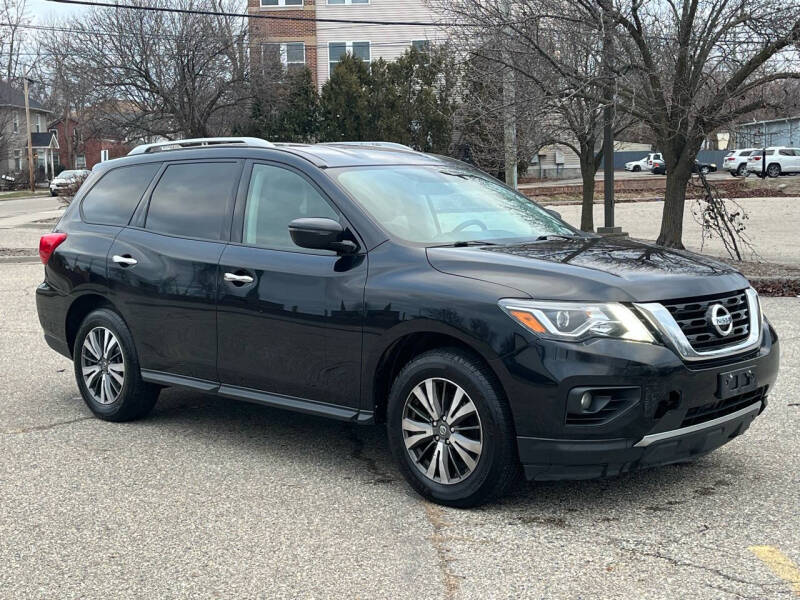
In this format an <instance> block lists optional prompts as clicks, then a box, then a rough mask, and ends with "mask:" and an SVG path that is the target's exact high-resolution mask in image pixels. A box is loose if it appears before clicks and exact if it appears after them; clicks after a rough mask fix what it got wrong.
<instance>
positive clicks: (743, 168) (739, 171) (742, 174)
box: [736, 164, 747, 177]
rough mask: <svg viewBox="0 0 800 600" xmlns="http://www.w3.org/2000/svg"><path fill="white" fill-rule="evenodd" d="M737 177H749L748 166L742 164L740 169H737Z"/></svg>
mask: <svg viewBox="0 0 800 600" xmlns="http://www.w3.org/2000/svg"><path fill="white" fill-rule="evenodd" d="M736 175H738V176H739V177H747V165H745V164H741V165H739V168H738V169H736Z"/></svg>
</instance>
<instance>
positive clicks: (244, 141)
mask: <svg viewBox="0 0 800 600" xmlns="http://www.w3.org/2000/svg"><path fill="white" fill-rule="evenodd" d="M225 145H242V146H256V147H258V148H274V147H275V144H273V143H272V142H268V141H267V140H262V139H261V138H254V137H210V138H193V139H188V140H169V141H166V142H155V143H152V144H141V145H139V146H136V147H135V148H134V149H133V150H131V151H130V152H128V155H131V154H149V153H151V152H163V151H165V150H188V149H191V148H204V147H207V146H225Z"/></svg>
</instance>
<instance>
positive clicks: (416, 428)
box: [386, 347, 519, 508]
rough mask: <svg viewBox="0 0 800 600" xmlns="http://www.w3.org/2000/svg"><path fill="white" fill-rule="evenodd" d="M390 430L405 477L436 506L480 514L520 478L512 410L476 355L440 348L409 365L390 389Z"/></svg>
mask: <svg viewBox="0 0 800 600" xmlns="http://www.w3.org/2000/svg"><path fill="white" fill-rule="evenodd" d="M386 426H387V434H388V439H389V447H390V448H391V450H392V454H393V455H394V457H395V460H397V464H398V467H399V468H400V471H401V472H402V474H403V477H405V478H406V480H407V481H408V483H409V484H410V485H411V487H413V488H414V489H415V490H416V491H417V492H418V493H419V494H420V495H422V496H423V497H424V498H427V499H428V500H432V501H433V502H438V503H439V504H445V505H448V506H458V507H461V508H465V507H468V506H476V505H478V504H482V503H484V502H488V501H489V500H491V499H493V498H497V497H498V496H501V495H502V494H503V493H504V492H505V490H507V489H508V487H509V486H510V485H511V483H512V482H513V481H514V479H515V478H516V477H517V475H518V474H519V459H518V458H517V449H516V440H517V438H516V434H515V433H514V423H513V418H512V416H511V409H510V406H509V404H508V402H507V400H506V398H505V395H504V393H503V388H502V386H501V385H500V382H499V380H498V379H497V377H496V376H495V374H494V372H493V371H492V369H491V368H490V367H489V365H488V364H487V363H486V362H485V361H484V360H483V359H482V358H481V357H480V356H478V355H476V354H474V353H472V352H469V351H465V350H463V349H460V348H448V347H445V348H434V349H431V350H428V351H426V352H423V353H422V354H420V355H418V356H416V357H414V358H412V359H411V360H410V361H409V362H408V363H406V365H405V366H404V367H403V368H402V369H401V370H400V372H399V373H398V374H397V376H396V377H395V378H394V382H393V383H392V389H391V391H390V393H389V398H388V402H387V410H386Z"/></svg>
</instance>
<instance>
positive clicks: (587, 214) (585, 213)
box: [581, 150, 597, 231]
mask: <svg viewBox="0 0 800 600" xmlns="http://www.w3.org/2000/svg"><path fill="white" fill-rule="evenodd" d="M589 152H590V156H588V157H581V178H582V179H583V201H582V203H581V229H582V230H583V231H594V176H595V175H596V174H597V169H596V168H595V166H594V151H593V150H589Z"/></svg>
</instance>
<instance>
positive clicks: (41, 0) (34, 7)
mask: <svg viewBox="0 0 800 600" xmlns="http://www.w3.org/2000/svg"><path fill="white" fill-rule="evenodd" d="M87 8H88V7H86V6H69V5H67V4H60V3H58V2H47V0H28V14H29V15H30V16H31V18H32V19H33V20H34V21H36V22H37V23H42V22H47V21H49V20H52V19H53V18H63V17H68V16H71V15H74V14H79V13H81V12H82V11H84V10H86V9H87Z"/></svg>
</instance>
